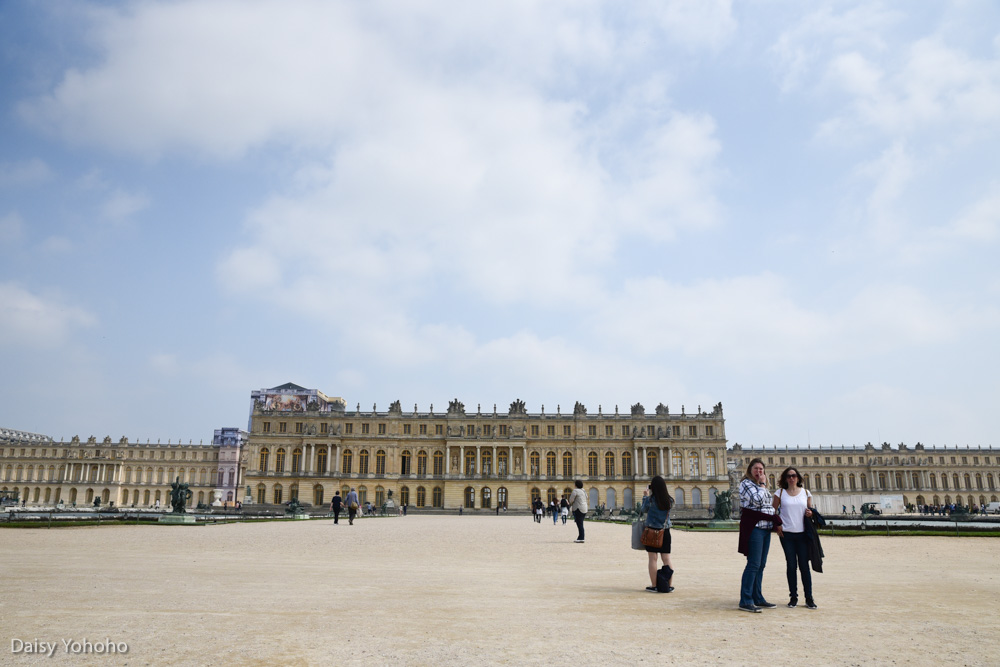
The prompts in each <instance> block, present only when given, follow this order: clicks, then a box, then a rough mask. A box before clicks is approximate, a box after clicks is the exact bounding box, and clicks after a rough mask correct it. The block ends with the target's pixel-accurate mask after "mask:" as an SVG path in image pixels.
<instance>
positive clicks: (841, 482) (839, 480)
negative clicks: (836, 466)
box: [837, 472, 846, 491]
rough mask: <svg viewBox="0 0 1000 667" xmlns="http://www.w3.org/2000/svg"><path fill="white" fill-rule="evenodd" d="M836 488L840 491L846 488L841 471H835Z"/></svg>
mask: <svg viewBox="0 0 1000 667" xmlns="http://www.w3.org/2000/svg"><path fill="white" fill-rule="evenodd" d="M837 488H838V489H840V490H841V491H845V490H846V489H845V487H844V473H842V472H840V473H837Z"/></svg>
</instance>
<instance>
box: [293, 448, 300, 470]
mask: <svg viewBox="0 0 1000 667" xmlns="http://www.w3.org/2000/svg"><path fill="white" fill-rule="evenodd" d="M292 472H302V450H301V449H296V450H295V451H293V452H292Z"/></svg>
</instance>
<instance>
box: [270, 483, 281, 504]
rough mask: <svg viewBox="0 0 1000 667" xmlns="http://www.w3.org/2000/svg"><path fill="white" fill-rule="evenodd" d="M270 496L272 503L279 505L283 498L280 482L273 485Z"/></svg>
mask: <svg viewBox="0 0 1000 667" xmlns="http://www.w3.org/2000/svg"><path fill="white" fill-rule="evenodd" d="M272 498H273V500H272V501H271V502H272V503H274V504H275V505H280V504H281V503H282V502H283V501H284V498H283V496H282V489H281V484H275V485H274V492H273V493H272Z"/></svg>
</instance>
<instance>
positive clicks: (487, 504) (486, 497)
mask: <svg viewBox="0 0 1000 667" xmlns="http://www.w3.org/2000/svg"><path fill="white" fill-rule="evenodd" d="M479 497H480V498H481V501H480V506H482V507H484V508H486V509H489V508H491V507H493V498H492V492H491V491H490V487H488V486H484V487H483V489H482V491H480V492H479Z"/></svg>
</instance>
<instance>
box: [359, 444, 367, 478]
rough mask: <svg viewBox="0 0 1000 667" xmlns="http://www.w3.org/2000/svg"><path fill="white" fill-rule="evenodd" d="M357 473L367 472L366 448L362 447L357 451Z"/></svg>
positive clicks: (363, 473)
mask: <svg viewBox="0 0 1000 667" xmlns="http://www.w3.org/2000/svg"><path fill="white" fill-rule="evenodd" d="M358 474H359V475H367V474H368V450H367V449H362V450H361V451H360V452H358Z"/></svg>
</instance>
